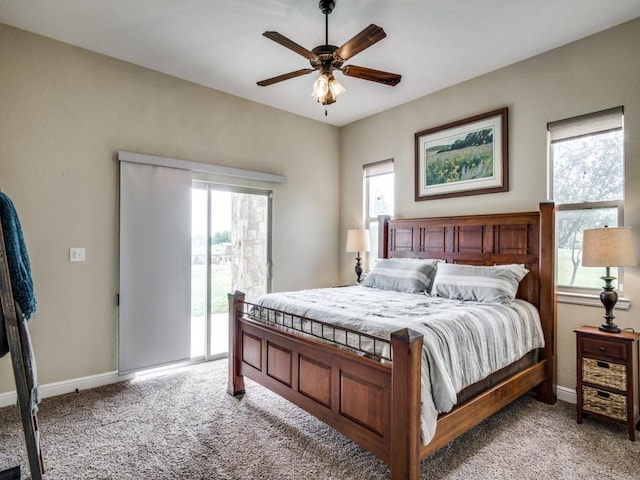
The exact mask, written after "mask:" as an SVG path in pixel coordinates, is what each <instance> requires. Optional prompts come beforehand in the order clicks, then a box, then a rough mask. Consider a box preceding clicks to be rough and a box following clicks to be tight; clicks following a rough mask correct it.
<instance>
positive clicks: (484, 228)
mask: <svg viewBox="0 0 640 480" xmlns="http://www.w3.org/2000/svg"><path fill="white" fill-rule="evenodd" d="M379 220H380V235H379V245H378V252H379V256H380V258H391V257H411V258H439V259H443V260H446V261H447V262H449V263H461V264H467V265H503V264H509V263H519V264H523V265H524V266H525V267H526V268H527V269H528V270H529V273H528V274H527V275H526V276H525V277H524V279H523V280H522V281H521V282H520V287H519V289H518V294H517V296H518V298H521V299H523V300H527V301H528V302H530V303H532V304H534V305H536V306H537V307H538V310H539V311H540V317H541V322H542V328H543V330H544V332H545V342H546V345H547V346H548V347H551V348H547V349H545V350H548V351H547V354H549V355H550V357H548V360H550V362H549V364H550V365H549V368H553V369H554V375H555V336H556V334H555V331H556V320H555V319H556V308H555V303H556V302H555V281H554V279H555V274H554V271H555V263H554V256H555V248H554V242H555V231H554V230H555V211H554V204H553V203H550V202H545V203H541V204H540V211H538V212H524V213H522V212H518V213H500V214H490V215H465V216H455V217H434V218H412V219H393V220H392V219H391V218H390V217H388V216H381V217H380V218H379Z"/></svg>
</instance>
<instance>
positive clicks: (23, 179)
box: [0, 24, 339, 393]
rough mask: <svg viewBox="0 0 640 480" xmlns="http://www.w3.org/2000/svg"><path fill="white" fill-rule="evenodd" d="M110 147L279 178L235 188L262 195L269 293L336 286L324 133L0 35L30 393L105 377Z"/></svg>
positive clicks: (0, 111) (334, 221)
mask: <svg viewBox="0 0 640 480" xmlns="http://www.w3.org/2000/svg"><path fill="white" fill-rule="evenodd" d="M310 138H313V139H314V142H310V141H309V139H310ZM316 145H323V148H322V149H318V148H315V146H316ZM118 150H128V151H134V152H140V153H147V154H153V155H159V156H167V157H173V158H180V159H184V160H190V161H199V162H206V163H212V164H217V165H225V166H231V167H237V168H244V169H250V170H257V171H264V172H269V173H276V174H281V175H285V176H287V177H288V182H287V184H285V185H267V184H255V183H245V184H248V185H252V186H257V187H263V188H270V189H273V190H274V198H273V218H274V223H273V226H274V234H273V260H274V265H273V274H274V278H273V287H274V289H277V290H283V289H296V288H304V287H314V286H326V285H331V284H335V282H336V280H337V278H338V261H339V259H338V257H337V255H336V252H337V251H338V238H339V237H338V233H339V231H338V224H339V222H338V218H339V214H338V212H339V206H338V195H339V191H338V186H337V185H338V183H339V181H338V174H339V169H338V167H339V131H338V129H337V128H335V127H331V126H328V125H325V124H321V123H318V122H314V121H312V120H308V119H305V118H301V117H298V116H294V115H291V114H288V113H285V112H282V111H279V110H275V109H272V108H269V107H265V106H262V105H259V104H256V103H252V102H249V101H246V100H242V99H240V98H237V97H233V96H230V95H226V94H223V93H220V92H217V91H215V90H211V89H208V88H204V87H202V86H198V85H195V84H192V83H188V82H185V81H182V80H178V79H176V78H173V77H170V76H167V75H162V74H159V73H157V72H153V71H150V70H147V69H144V68H141V67H138V66H135V65H131V64H128V63H124V62H121V61H117V60H114V59H111V58H108V57H105V56H102V55H98V54H94V53H91V52H88V51H86V50H82V49H79V48H75V47H72V46H69V45H66V44H63V43H59V42H55V41H52V40H49V39H46V38H43V37H40V36H36V35H32V34H29V33H26V32H24V31H20V30H17V29H14V28H11V27H8V26H5V25H1V24H0V188H1V189H2V191H4V192H5V193H7V194H8V195H9V196H10V197H11V198H12V199H13V201H14V203H15V205H16V208H17V209H18V213H19V215H20V220H21V223H22V227H23V230H24V233H25V237H26V242H27V247H28V250H29V256H30V258H31V263H32V270H33V277H34V282H35V286H36V294H37V300H38V310H37V312H36V314H35V316H34V317H33V319H32V320H31V321H30V324H29V325H30V330H31V334H32V336H33V341H34V346H35V350H36V353H37V361H38V373H39V380H40V383H41V384H50V383H52V382H58V381H64V380H69V379H74V378H79V377H83V376H89V375H95V374H101V373H105V372H110V371H113V370H116V368H117V355H116V332H117V309H116V307H115V296H116V293H117V289H118V213H117V208H118V162H117V161H116V160H115V159H116V154H117V151H118ZM223 180H228V179H223ZM301 233H304V236H302V235H301ZM79 246H81V247H85V248H86V258H87V260H86V262H84V263H70V262H69V247H79ZM11 390H14V385H13V374H12V372H11V368H10V361H9V358H8V357H5V358H4V359H2V360H0V393H2V392H8V391H11Z"/></svg>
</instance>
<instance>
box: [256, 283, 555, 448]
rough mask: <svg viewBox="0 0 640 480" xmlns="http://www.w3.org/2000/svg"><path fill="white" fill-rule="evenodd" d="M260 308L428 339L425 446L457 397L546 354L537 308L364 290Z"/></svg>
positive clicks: (280, 296)
mask: <svg viewBox="0 0 640 480" xmlns="http://www.w3.org/2000/svg"><path fill="white" fill-rule="evenodd" d="M253 303H256V304H259V305H263V306H265V307H270V308H275V309H279V310H283V311H286V312H289V313H294V314H296V315H301V316H306V317H310V318H313V319H317V320H320V321H323V322H327V323H331V324H335V325H340V326H342V327H346V328H350V329H353V330H358V331H362V332H365V333H368V334H371V335H375V336H378V337H382V338H386V339H389V338H391V333H392V332H394V331H397V330H400V329H402V328H411V329H413V330H415V331H417V332H419V333H421V334H422V335H424V348H423V353H422V388H421V401H422V406H421V430H422V440H423V442H424V443H425V444H426V443H428V442H429V441H431V438H432V437H433V435H434V433H435V429H436V422H437V418H438V414H439V413H444V412H448V411H449V410H451V408H452V407H453V406H454V405H455V403H456V398H457V393H458V392H460V391H461V390H462V389H463V388H465V387H467V386H469V385H471V384H473V383H476V382H478V381H480V380H482V379H483V378H485V377H487V376H488V375H490V374H491V373H493V372H496V371H498V370H500V369H501V368H503V367H506V366H507V365H509V364H511V363H513V362H515V361H517V360H519V359H520V358H521V357H523V356H524V355H525V354H526V353H528V352H529V351H531V350H533V349H536V348H541V347H544V337H543V332H542V327H541V325H540V318H539V314H538V311H537V310H536V308H535V307H534V306H533V305H531V304H529V303H527V302H524V301H522V300H515V301H514V302H513V303H512V304H510V305H501V304H487V303H475V302H463V301H459V300H447V299H443V298H436V297H429V296H427V295H424V294H412V293H399V292H394V291H388V290H379V289H374V288H369V287H364V286H360V285H358V286H350V287H339V288H324V289H314V290H301V291H296V292H283V293H273V294H268V295H263V296H262V297H260V298H258V299H257V300H256V301H255V302H253Z"/></svg>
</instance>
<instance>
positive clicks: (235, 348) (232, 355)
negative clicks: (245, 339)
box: [227, 290, 244, 395]
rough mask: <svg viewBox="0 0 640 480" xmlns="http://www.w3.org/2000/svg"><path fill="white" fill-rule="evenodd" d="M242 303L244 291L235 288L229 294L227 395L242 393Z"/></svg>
mask: <svg viewBox="0 0 640 480" xmlns="http://www.w3.org/2000/svg"><path fill="white" fill-rule="evenodd" d="M243 303H244V293H242V292H239V291H237V290H236V291H235V292H234V293H230V294H229V383H228V384H227V393H228V394H229V395H240V394H241V393H244V377H243V376H242V374H241V373H240V362H241V361H242V357H241V351H242V343H241V342H242V335H241V334H240V328H239V322H240V318H241V317H242V312H243Z"/></svg>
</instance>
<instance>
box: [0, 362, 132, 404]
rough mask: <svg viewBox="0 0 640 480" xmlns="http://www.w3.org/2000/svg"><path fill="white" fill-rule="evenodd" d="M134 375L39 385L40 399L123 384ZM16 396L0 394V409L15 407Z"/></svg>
mask: <svg viewBox="0 0 640 480" xmlns="http://www.w3.org/2000/svg"><path fill="white" fill-rule="evenodd" d="M132 378H134V374H133V373H131V374H129V375H118V372H116V371H114V372H107V373H100V374H98V375H89V376H88V377H80V378H74V379H71V380H64V381H62V382H54V383H48V384H46V385H40V398H47V397H55V396H56V395H62V394H64V393H71V392H75V391H80V390H88V389H90V388H96V387H101V386H103V385H109V384H111V383H117V382H123V381H125V380H131V379H132ZM17 403H18V396H17V393H16V391H15V390H14V391H12V392H6V393H0V408H2V407H8V406H9V405H16V404H17Z"/></svg>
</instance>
